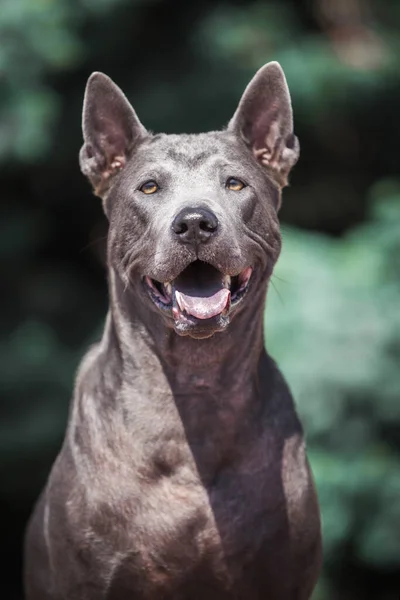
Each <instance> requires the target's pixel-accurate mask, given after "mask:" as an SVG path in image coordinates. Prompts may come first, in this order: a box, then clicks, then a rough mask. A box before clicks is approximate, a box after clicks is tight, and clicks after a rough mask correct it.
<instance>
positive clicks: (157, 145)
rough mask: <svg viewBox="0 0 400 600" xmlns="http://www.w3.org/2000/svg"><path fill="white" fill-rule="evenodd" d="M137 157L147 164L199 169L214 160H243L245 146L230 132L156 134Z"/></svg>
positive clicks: (144, 145) (142, 147)
mask: <svg viewBox="0 0 400 600" xmlns="http://www.w3.org/2000/svg"><path fill="white" fill-rule="evenodd" d="M138 154H139V156H137V158H142V159H143V158H145V159H146V161H150V162H164V163H170V164H171V163H173V164H174V165H176V166H182V167H189V168H190V167H197V168H198V167H200V166H201V165H205V164H211V163H213V162H215V160H218V159H221V160H224V161H229V162H230V161H242V160H243V158H244V155H245V154H247V153H246V149H245V147H244V146H243V145H242V144H241V143H240V140H238V139H237V138H236V137H235V136H233V135H232V134H230V133H229V132H224V131H217V132H209V133H199V134H158V135H154V136H152V137H151V138H150V139H149V140H147V141H146V142H145V143H144V144H142V146H141V148H140V150H139V153H138Z"/></svg>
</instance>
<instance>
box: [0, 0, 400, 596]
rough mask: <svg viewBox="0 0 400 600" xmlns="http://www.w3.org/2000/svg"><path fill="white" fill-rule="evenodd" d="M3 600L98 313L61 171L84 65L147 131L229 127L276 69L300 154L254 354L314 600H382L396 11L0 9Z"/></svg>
mask: <svg viewBox="0 0 400 600" xmlns="http://www.w3.org/2000/svg"><path fill="white" fill-rule="evenodd" d="M0 8H1V10H0V190H1V197H2V198H1V204H0V260H1V269H2V272H3V274H2V276H1V283H0V286H1V306H2V310H1V313H0V328H1V334H2V335H1V341H0V390H1V404H0V410H1V420H0V481H1V489H0V529H1V537H0V540H1V541H0V544H1V547H0V552H1V562H0V564H1V571H2V591H1V596H2V597H3V598H6V599H7V600H21V599H22V592H21V577H20V569H21V543H22V534H23V529H24V526H25V523H26V519H27V517H28V515H29V513H30V511H31V508H32V504H33V502H34V501H35V499H36V497H37V495H38V493H39V491H40V489H41V487H42V485H43V484H44V481H45V478H46V475H47V473H48V471H49V468H50V465H51V463H52V462H53V460H54V458H55V455H56V452H57V450H58V448H59V446H60V443H61V439H62V435H63V431H64V427H65V423H66V415H67V409H68V403H69V399H70V396H71V390H72V385H73V378H74V372H75V369H76V367H77V365H78V362H79V360H80V358H81V357H82V355H83V353H84V352H85V350H86V348H87V346H88V344H89V343H91V342H92V341H94V340H96V339H97V338H98V337H99V335H100V333H101V329H102V325H103V320H104V315H105V312H106V307H107V290H106V277H105V270H104V240H105V235H106V231H107V224H106V222H105V219H104V217H103V215H102V211H101V206H100V201H99V200H98V199H97V198H95V197H94V196H93V195H92V194H91V191H90V189H89V185H88V183H87V182H86V181H85V180H84V178H83V176H82V175H81V174H80V172H79V167H78V160H77V157H78V151H79V148H80V145H81V131H80V113H81V105H82V98H83V91H84V86H85V83H86V80H87V77H88V76H89V75H90V73H91V72H92V71H93V70H101V71H105V72H106V73H107V74H109V75H110V76H111V77H112V78H113V79H114V80H115V81H116V82H117V83H118V84H119V85H120V86H121V87H122V88H123V89H124V91H125V92H126V93H127V95H128V97H129V98H130V100H131V101H132V103H133V105H134V106H135V108H136V110H137V112H138V114H139V116H140V118H141V120H142V121H143V122H144V124H145V125H146V126H147V127H148V128H150V129H152V130H154V131H166V132H198V131H201V130H209V129H213V128H220V127H221V126H223V125H224V124H226V123H227V121H228V120H229V118H230V116H231V115H232V114H233V111H234V109H235V107H236V104H237V102H238V101H239V98H240V95H241V93H242V91H243V89H244V86H245V85H246V84H247V82H248V80H249V79H250V78H251V77H252V75H253V74H254V72H255V70H256V69H257V68H259V67H260V66H261V65H262V64H263V63H265V62H267V61H269V60H272V59H273V60H278V61H280V62H281V63H282V65H283V67H284V69H285V72H286V75H287V78H288V82H289V86H290V89H291V93H292V99H293V106H294V114H295V131H296V133H297V135H298V136H299V138H300V142H301V147H302V153H301V159H300V162H299V163H298V165H297V166H296V168H295V169H294V172H293V175H292V178H291V187H290V188H288V189H287V190H286V191H285V193H284V203H283V208H282V211H281V220H282V228H283V238H284V250H283V254H282V257H281V259H280V262H279V265H278V267H277V269H276V272H275V275H274V277H273V281H272V285H271V286H270V291H269V296H268V310H267V318H266V340H267V347H268V349H269V350H270V352H271V353H272V355H273V356H274V357H276V358H277V360H278V361H279V364H280V366H281V368H282V370H283V372H284V373H285V375H286V377H287V379H288V380H289V383H290V385H291V387H292V389H293V392H294V394H295V397H296V401H297V405H298V409H299V412H300V414H301V416H302V418H303V422H304V426H305V429H306V432H307V438H308V445H309V452H310V458H311V462H312V467H313V470H314V473H315V476H316V480H317V487H318V491H319V497H320V503H321V509H322V519H323V534H324V546H325V565H324V572H323V576H322V578H321V581H320V584H319V587H318V590H317V591H316V593H315V595H314V598H313V600H339V599H340V600H372V599H373V600H398V599H399V592H400V368H399V364H400V169H399V160H400V117H399V107H400V2H398V1H397V0H369V1H368V0H279V1H278V0H276V1H267V0H252V1H245V0H201V1H200V0H199V1H198V2H188V1H185V0H147V1H145V0H1V5H0Z"/></svg>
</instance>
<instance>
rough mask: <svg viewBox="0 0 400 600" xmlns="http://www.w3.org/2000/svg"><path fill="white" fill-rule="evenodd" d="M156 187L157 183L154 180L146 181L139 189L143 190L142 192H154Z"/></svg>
mask: <svg viewBox="0 0 400 600" xmlns="http://www.w3.org/2000/svg"><path fill="white" fill-rule="evenodd" d="M158 189H159V188H158V185H157V184H156V182H155V181H146V183H144V184H143V185H142V187H141V188H140V191H141V192H143V194H155V193H156V192H157V190H158Z"/></svg>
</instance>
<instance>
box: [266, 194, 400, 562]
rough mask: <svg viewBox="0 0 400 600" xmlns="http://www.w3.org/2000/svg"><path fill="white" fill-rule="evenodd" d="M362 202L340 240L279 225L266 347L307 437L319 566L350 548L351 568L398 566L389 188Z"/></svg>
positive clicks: (397, 320) (398, 424) (395, 242)
mask: <svg viewBox="0 0 400 600" xmlns="http://www.w3.org/2000/svg"><path fill="white" fill-rule="evenodd" d="M371 202H372V206H371V213H370V220H368V221H367V222H366V223H365V224H363V225H361V226H360V227H357V228H356V229H354V230H353V231H351V232H349V233H348V234H347V235H346V236H345V237H344V238H343V239H341V240H333V239H329V238H326V237H324V236H322V235H316V234H309V233H304V232H299V231H294V230H290V229H285V231H284V250H283V254H282V256H281V258H280V260H279V263H278V266H277V268H276V270H275V276H274V278H273V282H274V287H272V288H271V289H270V291H269V298H268V307H267V313H266V339H267V347H268V348H269V350H270V351H271V352H272V354H273V356H274V357H276V359H277V361H278V363H279V365H280V366H281V367H282V369H283V372H284V373H285V374H286V376H287V377H288V380H289V382H290V385H291V387H292V389H293V392H294V394H295V397H296V399H297V402H298V409H299V412H300V414H301V417H302V420H303V423H304V426H305V430H306V432H307V437H308V441H309V448H310V455H311V462H312V466H313V469H314V473H315V476H316V480H317V487H318V490H319V495H320V500H321V505H322V516H323V526H324V542H325V556H326V559H327V560H328V561H333V560H334V559H337V558H338V556H340V554H341V552H343V551H344V549H345V547H346V546H347V545H348V544H349V540H351V542H352V546H353V549H354V553H355V555H356V556H357V557H358V559H359V560H360V561H365V562H366V563H368V564H370V565H373V566H374V567H378V566H383V565H386V566H387V567H388V566H391V567H393V568H394V567H397V568H398V567H399V566H400V530H399V528H398V527H397V526H396V523H399V522H400V521H399V518H400V502H399V489H400V438H399V433H400V402H399V400H400V371H399V362H400V311H399V306H400V261H399V256H400V185H398V184H396V183H395V182H382V183H380V184H379V185H376V186H375V187H374V188H373V189H372V192H371ZM274 288H275V289H274Z"/></svg>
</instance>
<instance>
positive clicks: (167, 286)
mask: <svg viewBox="0 0 400 600" xmlns="http://www.w3.org/2000/svg"><path fill="white" fill-rule="evenodd" d="M164 289H165V291H166V292H167V294H168V296H172V285H171V283H170V282H169V281H166V282H165V283H164Z"/></svg>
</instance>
